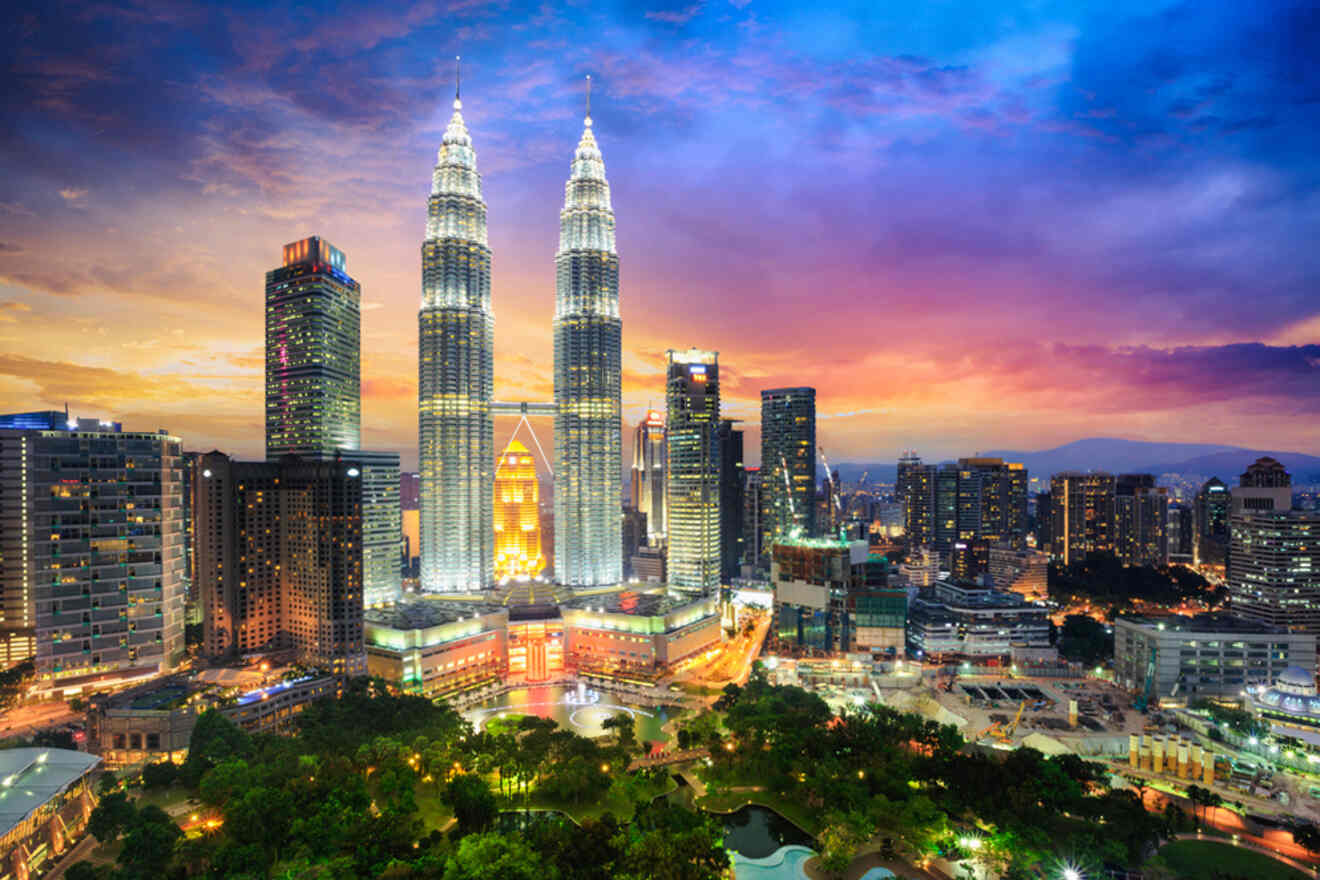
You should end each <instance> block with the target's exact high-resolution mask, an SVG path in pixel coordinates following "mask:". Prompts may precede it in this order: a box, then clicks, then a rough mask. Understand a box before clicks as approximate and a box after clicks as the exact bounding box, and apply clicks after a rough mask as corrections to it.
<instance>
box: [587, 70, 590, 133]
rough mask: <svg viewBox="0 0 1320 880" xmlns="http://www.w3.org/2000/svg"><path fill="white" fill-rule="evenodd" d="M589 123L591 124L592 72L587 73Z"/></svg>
mask: <svg viewBox="0 0 1320 880" xmlns="http://www.w3.org/2000/svg"><path fill="white" fill-rule="evenodd" d="M587 125H591V74H587Z"/></svg>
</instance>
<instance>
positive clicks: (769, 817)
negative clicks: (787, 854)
mask: <svg viewBox="0 0 1320 880" xmlns="http://www.w3.org/2000/svg"><path fill="white" fill-rule="evenodd" d="M717 815H718V814H717ZM721 818H722V819H723V820H724V848H725V849H727V850H729V851H730V852H736V853H738V855H740V856H743V857H744V858H749V859H764V858H770V857H772V856H774V855H775V853H776V852H777V851H779V850H780V849H781V848H782V847H787V846H801V847H806V846H809V845H810V844H812V843H815V841H814V840H813V839H812V837H811V835H810V834H808V833H807V832H805V831H803V830H802V829H801V828H799V827H797V826H796V825H794V824H793V823H792V822H790V821H788V820H787V819H785V818H784V817H783V816H781V815H779V814H778V813H776V812H775V811H774V810H772V809H770V808H769V807H763V806H761V805H759V804H748V805H747V806H745V807H741V808H739V809H737V810H734V811H733V812H732V813H728V814H727V815H723V816H721Z"/></svg>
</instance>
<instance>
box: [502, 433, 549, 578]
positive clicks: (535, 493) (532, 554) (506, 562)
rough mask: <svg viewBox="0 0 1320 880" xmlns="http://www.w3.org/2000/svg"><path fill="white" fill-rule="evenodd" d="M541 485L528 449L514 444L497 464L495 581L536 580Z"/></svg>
mask: <svg viewBox="0 0 1320 880" xmlns="http://www.w3.org/2000/svg"><path fill="white" fill-rule="evenodd" d="M539 507H540V483H539V482H538V481H537V479H536V465H535V464H534V463H533V461H532V454H531V452H529V451H528V449H527V447H526V446H523V445H522V444H521V443H519V442H518V441H517V440H510V441H509V445H508V447H507V448H506V449H505V450H504V452H502V453H500V457H499V458H498V459H497V461H496V463H495V579H496V580H504V579H505V578H532V577H536V576H537V575H538V574H540V573H541V569H543V568H545V557H544V556H542V555H541V514H540V509H539Z"/></svg>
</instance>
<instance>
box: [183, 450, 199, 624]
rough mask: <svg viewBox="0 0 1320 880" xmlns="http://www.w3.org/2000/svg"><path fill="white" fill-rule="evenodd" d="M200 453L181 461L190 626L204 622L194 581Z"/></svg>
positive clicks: (185, 598) (185, 595)
mask: <svg viewBox="0 0 1320 880" xmlns="http://www.w3.org/2000/svg"><path fill="white" fill-rule="evenodd" d="M200 455H201V453H199V452H185V453H183V457H182V459H181V461H182V464H181V466H180V469H179V472H180V476H181V478H182V479H181V481H180V483H181V486H180V493H179V494H180V496H181V497H182V499H183V603H184V604H183V608H184V611H183V617H184V622H185V623H188V624H198V623H201V622H202V603H201V599H200V596H198V594H197V583H196V582H195V581H194V580H193V545H192V538H193V510H192V495H193V489H192V487H193V483H194V482H196V480H197V459H198V457H199V456H200Z"/></svg>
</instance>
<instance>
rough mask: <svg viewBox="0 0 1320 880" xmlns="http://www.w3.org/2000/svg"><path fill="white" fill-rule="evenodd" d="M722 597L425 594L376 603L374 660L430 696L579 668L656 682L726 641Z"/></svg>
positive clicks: (371, 664)
mask: <svg viewBox="0 0 1320 880" xmlns="http://www.w3.org/2000/svg"><path fill="white" fill-rule="evenodd" d="M718 602H719V598H718V596H701V597H692V596H684V595H682V594H676V593H666V592H653V593H639V592H632V591H624V592H619V593H613V594H609V595H603V596H581V597H574V598H570V599H565V600H562V601H559V602H558V603H555V604H531V605H513V604H511V605H504V604H500V603H498V602H486V601H463V600H423V601H417V602H411V603H404V604H400V605H398V606H395V607H394V608H388V609H384V608H382V609H372V610H370V611H368V612H367V615H366V628H365V636H366V642H367V669H368V672H369V673H370V674H371V675H378V676H381V677H382V678H384V679H385V680H386V681H389V682H392V683H394V684H397V685H398V686H399V687H401V688H402V689H403V690H406V691H411V692H415V693H421V694H425V695H427V696H449V695H453V694H457V693H461V692H464V691H468V690H473V689H475V688H478V687H482V686H484V685H487V684H492V683H497V682H510V683H518V684H535V683H538V682H550V681H556V680H561V679H564V678H568V677H571V676H574V675H579V674H583V675H586V674H589V675H594V676H599V677H603V678H616V679H619V680H623V681H632V682H639V683H640V682H648V681H654V680H655V679H656V678H657V677H659V676H660V675H662V674H663V673H664V672H665V671H666V670H668V669H669V668H670V667H672V666H673V665H674V664H676V663H678V662H680V661H682V660H684V659H687V658H688V657H692V656H695V655H697V654H700V653H702V652H704V651H707V650H709V649H710V648H711V647H713V646H715V645H716V644H718V643H719V640H720V616H719V607H718Z"/></svg>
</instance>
